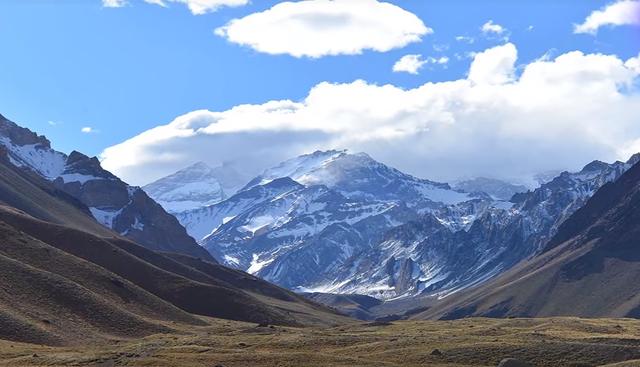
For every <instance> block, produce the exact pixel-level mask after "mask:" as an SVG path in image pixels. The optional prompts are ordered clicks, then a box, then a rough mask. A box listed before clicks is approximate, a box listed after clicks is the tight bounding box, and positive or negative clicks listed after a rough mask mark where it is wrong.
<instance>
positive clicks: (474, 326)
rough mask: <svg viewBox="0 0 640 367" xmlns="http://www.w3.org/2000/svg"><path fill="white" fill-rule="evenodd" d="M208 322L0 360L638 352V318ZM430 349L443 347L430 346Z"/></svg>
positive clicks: (418, 360)
mask: <svg viewBox="0 0 640 367" xmlns="http://www.w3.org/2000/svg"><path fill="white" fill-rule="evenodd" d="M209 322H210V325H208V326H204V327H190V328H188V329H185V328H183V329H181V330H180V331H181V332H182V333H181V334H156V335H153V336H149V337H145V338H143V339H137V340H119V341H111V342H109V343H105V344H102V345H99V346H86V347H84V348H82V349H77V348H50V347H41V346H34V345H26V344H18V343H7V342H0V365H5V366H16V365H20V366H32V365H33V366H35V365H47V366H65V365H77V366H93V365H103V366H113V365H130V366H156V367H163V366H193V367H198V366H202V367H205V366H206V367H211V366H216V365H223V366H225V367H245V366H256V367H262V366H264V367H266V366H269V367H271V366H281V367H300V366H305V367H330V366H343V367H347V366H349V367H357V366H361V367H379V366H388V367H396V366H397V367H400V366H403V367H414V366H416V367H417V366H435V367H444V366H448V367H453V366H496V365H497V364H498V362H499V361H500V360H501V359H503V358H507V357H515V358H519V359H521V360H525V361H528V362H530V363H532V364H533V365H535V366H541V367H558V366H576V367H577V366H596V365H607V364H613V363H620V362H625V361H626V362H627V363H626V364H622V365H620V366H625V367H627V366H637V365H638V363H637V360H639V359H640V347H639V345H640V337H639V335H640V321H638V320H630V319H600V320H585V319H575V318H555V319H533V320H532V319H506V320H505V319H503V320H498V319H466V320H458V321H402V322H394V323H392V324H382V325H380V324H371V323H370V324H362V323H361V324H351V325H345V326H339V327H333V328H290V327H274V328H269V327H267V328H259V327H256V326H255V324H246V323H239V322H234V321H224V320H209ZM435 349H438V350H439V351H440V352H441V353H442V354H441V355H433V354H432V352H433V351H434V350H435ZM633 360H636V362H629V361H633Z"/></svg>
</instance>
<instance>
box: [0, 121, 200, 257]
mask: <svg viewBox="0 0 640 367" xmlns="http://www.w3.org/2000/svg"><path fill="white" fill-rule="evenodd" d="M0 145H2V146H3V147H4V148H5V149H6V151H7V156H8V158H9V161H10V162H11V163H12V164H13V165H15V166H17V167H20V168H22V169H25V170H28V171H32V172H34V173H36V174H38V175H40V176H42V177H43V178H45V179H47V180H48V181H50V182H51V183H52V184H53V185H54V186H55V187H56V188H58V189H60V190H62V191H64V192H66V193H67V194H70V195H71V196H73V197H75V198H76V199H78V200H79V201H80V202H81V203H82V204H84V205H86V207H87V209H88V212H90V213H91V214H92V215H93V216H94V218H95V219H96V220H97V221H98V222H99V223H101V224H102V225H104V226H106V227H108V228H111V229H113V230H114V231H115V232H117V233H119V234H120V235H123V236H125V237H129V238H131V239H133V240H134V241H136V242H138V243H139V244H141V245H143V246H147V247H149V248H151V249H154V250H162V251H171V252H182V253H186V254H190V255H195V256H199V257H203V258H207V259H211V256H210V255H209V254H208V253H207V252H206V251H204V250H203V249H202V248H201V247H200V246H198V245H197V243H196V242H195V241H194V240H193V238H191V237H190V236H189V235H188V234H187V232H186V231H185V229H184V228H183V227H182V226H181V225H180V223H179V222H178V221H177V220H176V219H175V218H174V217H173V216H171V215H170V214H168V213H166V212H165V211H164V210H163V209H162V207H161V206H160V205H158V204H157V203H156V202H154V201H153V200H152V199H151V198H149V197H148V196H147V194H145V193H144V191H142V190H141V189H140V188H139V187H134V186H129V185H127V184H126V183H125V182H123V181H121V180H120V179H119V178H118V177H116V176H114V175H113V174H111V173H110V172H108V171H106V170H104V169H102V167H101V166H100V162H99V161H98V159H97V158H95V157H93V158H89V157H87V156H85V155H84V154H82V153H79V152H76V151H74V152H72V153H71V154H69V156H67V155H66V154H64V153H61V152H58V151H56V150H54V149H52V148H51V143H50V142H49V140H47V139H46V138H45V137H44V136H39V135H37V134H35V133H33V132H32V131H30V130H28V129H25V128H22V127H20V126H18V125H16V124H15V123H13V122H11V121H9V120H7V119H6V118H4V117H3V116H1V115H0Z"/></svg>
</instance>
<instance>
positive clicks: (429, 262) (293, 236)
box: [0, 117, 640, 344]
mask: <svg viewBox="0 0 640 367" xmlns="http://www.w3.org/2000/svg"><path fill="white" fill-rule="evenodd" d="M639 161H640V155H635V156H633V157H631V158H630V159H629V160H628V161H627V162H614V163H605V162H601V161H593V162H591V163H589V164H587V165H586V166H584V167H583V168H582V169H581V170H580V171H578V172H562V173H560V174H559V175H557V176H556V177H555V178H553V179H550V180H545V181H544V182H543V183H542V184H541V185H540V186H539V187H537V188H535V189H533V190H527V191H525V190H524V188H523V187H522V186H518V185H514V184H509V183H506V182H500V181H497V180H494V179H475V180H468V181H464V182H459V183H458V184H456V185H454V186H451V185H449V184H447V183H441V182H436V181H431V180H426V179H422V178H417V177H414V176H412V175H409V174H406V173H403V172H401V171H399V170H396V169H394V168H392V167H389V166H387V165H385V164H383V163H381V162H378V161H376V160H375V159H373V158H372V157H371V156H369V155H367V154H365V153H355V154H354V153H350V152H348V151H337V150H330V151H316V152H314V153H311V154H305V155H302V156H299V157H295V158H292V159H290V160H287V161H284V162H282V163H281V164H278V165H276V166H274V167H272V168H268V169H266V170H264V172H263V173H262V174H260V175H258V176H256V177H254V178H253V179H246V180H245V179H243V176H242V175H241V174H238V173H237V171H235V169H234V168H232V167H230V166H222V167H218V168H210V167H208V166H207V165H206V164H204V163H196V164H193V165H192V166H190V167H187V168H185V169H183V170H181V171H179V172H177V173H175V174H172V175H170V176H168V177H166V178H162V179H160V180H158V181H156V182H154V183H152V184H149V185H147V186H145V187H144V188H139V187H133V186H130V185H128V184H126V183H125V182H124V181H122V180H120V179H119V178H118V177H117V176H115V175H113V174H112V173H110V172H108V171H106V170H104V169H103V168H102V167H101V165H100V162H99V161H98V159H97V158H95V157H94V158H90V157H87V156H86V155H83V154H82V153H79V152H76V151H74V152H71V153H70V154H69V155H66V154H64V153H60V152H58V151H55V150H54V149H52V148H51V144H50V142H49V141H48V140H47V139H46V138H45V137H43V136H39V135H37V134H35V133H33V132H31V131H30V130H28V129H25V128H22V127H20V126H18V125H16V124H15V123H13V122H11V121H9V120H7V119H6V118H4V117H1V118H0V171H1V172H0V173H1V176H0V236H2V238H3V241H4V242H3V245H2V247H1V248H0V261H2V262H3V266H2V273H3V274H2V276H3V279H6V281H5V283H3V287H2V288H1V289H0V320H1V321H2V322H3V325H9V326H10V327H7V328H4V334H2V335H0V337H2V338H5V339H11V340H21V341H33V342H37V343H43V344H60V343H63V344H64V343H67V342H71V340H72V339H73V338H74V337H75V336H72V335H70V334H69V333H68V332H66V330H69V329H73V328H76V327H77V328H81V329H82V330H83V333H84V334H83V337H87V338H99V335H102V334H109V335H125V334H127V333H129V332H131V329H130V328H128V327H125V325H136V326H135V328H134V329H135V330H136V333H138V334H136V335H146V334H148V333H155V332H158V331H162V330H165V329H164V328H166V327H167V326H166V325H167V324H166V322H167V321H173V322H179V323H187V324H188V323H195V324H197V323H199V322H200V321H199V319H198V317H197V316H196V315H201V316H212V317H221V318H228V319H234V320H242V321H252V322H258V323H277V324H285V325H307V324H321V325H330V324H336V323H340V322H342V321H343V320H345V319H344V318H343V317H344V316H341V315H340V314H339V313H338V311H336V309H338V310H340V311H341V312H343V313H347V314H349V315H351V316H353V317H357V318H364V319H376V318H380V317H382V318H383V319H395V318H418V319H422V318H441V319H454V318H460V317H467V316H490V317H505V316H527V317H537V316H557V315H560V316H567V315H579V316H616V317H617V316H621V317H622V316H625V317H638V316H640V313H639V312H638V309H639V307H640V306H639V305H638V302H637V300H636V296H635V294H636V293H637V289H636V288H635V286H634V285H633V284H634V283H633V281H632V280H633V279H634V278H633V277H634V276H635V273H636V270H637V269H636V267H637V264H638V261H639V260H638V259H640V257H638V256H637V255H636V253H635V252H636V251H635V247H634V246H635V245H636V242H637V240H636V238H640V237H638V234H637V233H636V232H638V231H637V228H636V225H635V223H636V222H637V220H636V219H637V218H636V217H637V216H638V212H639V211H640V206H638V202H640V201H638V200H639V199H638V195H640V194H638V192H640V173H639V172H640V168H639V167H640V164H639ZM509 195H510V196H511V197H509V198H508V199H506V198H507V197H508V196H509ZM163 206H165V207H166V210H165V208H163ZM24 289H28V291H24ZM285 289H288V290H285ZM291 291H295V292H297V293H293V292H291ZM56 294H58V296H56ZM43 297H45V298H46V299H47V301H46V302H40V301H39V300H42V299H43ZM573 300H579V301H580V302H581V305H580V306H579V307H577V306H575V304H574V303H575V302H574V303H572V302H573ZM316 302H320V303H324V304H325V305H328V306H331V308H327V307H326V306H321V305H319V304H318V303H316ZM79 303H82V304H86V305H87V306H86V308H83V309H82V310H78V309H77V308H76V305H77V304H79ZM21 304H34V305H36V306H34V308H33V309H24V308H21V307H20V305H21ZM125 305H126V306H125ZM59 312H62V313H60V314H58V313H59ZM65 313H66V314H65ZM71 314H78V315H80V316H78V317H77V318H75V319H73V318H71V319H69V318H68V317H67V316H64V315H71ZM60 315H61V316H60ZM43 320H45V321H43ZM341 320H342V321H341Z"/></svg>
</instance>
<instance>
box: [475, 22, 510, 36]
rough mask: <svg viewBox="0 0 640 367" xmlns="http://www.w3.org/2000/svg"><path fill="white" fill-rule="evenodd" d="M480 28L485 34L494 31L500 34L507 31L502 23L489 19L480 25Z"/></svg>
mask: <svg viewBox="0 0 640 367" xmlns="http://www.w3.org/2000/svg"><path fill="white" fill-rule="evenodd" d="M480 30H481V31H482V33H485V34H489V33H494V34H498V35H499V34H502V33H504V32H505V28H504V27H503V26H501V25H500V24H496V23H494V22H493V20H489V21H488V22H486V23H485V24H483V25H482V27H480Z"/></svg>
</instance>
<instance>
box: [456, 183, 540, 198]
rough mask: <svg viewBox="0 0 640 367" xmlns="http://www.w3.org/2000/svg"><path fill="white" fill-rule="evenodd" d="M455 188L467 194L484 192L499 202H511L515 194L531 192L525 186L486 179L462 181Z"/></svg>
mask: <svg viewBox="0 0 640 367" xmlns="http://www.w3.org/2000/svg"><path fill="white" fill-rule="evenodd" d="M453 187H454V188H455V189H458V190H462V191H465V192H484V193H487V194H489V195H491V196H492V197H494V198H496V199H499V200H509V199H511V197H513V195H515V194H518V193H521V192H527V191H529V189H528V188H527V187H526V186H524V185H514V184H512V183H508V182H505V181H502V180H496V179H492V178H485V177H477V178H474V179H471V180H465V181H460V182H457V183H456V184H455V185H453Z"/></svg>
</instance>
